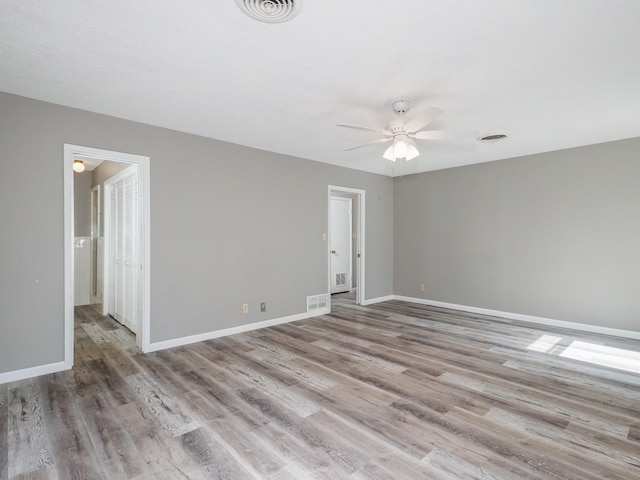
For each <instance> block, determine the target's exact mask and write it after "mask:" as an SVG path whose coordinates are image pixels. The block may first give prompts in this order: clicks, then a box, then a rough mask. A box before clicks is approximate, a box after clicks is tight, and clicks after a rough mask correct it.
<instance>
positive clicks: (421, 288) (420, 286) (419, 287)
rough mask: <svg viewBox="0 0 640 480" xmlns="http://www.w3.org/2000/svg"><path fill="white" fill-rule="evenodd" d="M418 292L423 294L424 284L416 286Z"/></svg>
mask: <svg viewBox="0 0 640 480" xmlns="http://www.w3.org/2000/svg"><path fill="white" fill-rule="evenodd" d="M418 290H420V291H421V292H424V283H421V284H420V285H418Z"/></svg>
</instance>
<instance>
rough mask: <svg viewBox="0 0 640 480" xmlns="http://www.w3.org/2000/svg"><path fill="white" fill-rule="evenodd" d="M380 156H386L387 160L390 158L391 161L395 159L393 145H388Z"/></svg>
mask: <svg viewBox="0 0 640 480" xmlns="http://www.w3.org/2000/svg"><path fill="white" fill-rule="evenodd" d="M382 158H386V159H387V160H391V161H392V162H395V161H396V156H395V155H394V153H393V145H389V148H387V149H386V150H385V151H384V155H382Z"/></svg>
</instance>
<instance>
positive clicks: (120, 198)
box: [108, 172, 140, 333]
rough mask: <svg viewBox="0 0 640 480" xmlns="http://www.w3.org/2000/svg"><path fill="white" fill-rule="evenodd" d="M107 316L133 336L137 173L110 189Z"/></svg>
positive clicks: (137, 265)
mask: <svg viewBox="0 0 640 480" xmlns="http://www.w3.org/2000/svg"><path fill="white" fill-rule="evenodd" d="M110 199H111V208H110V212H111V222H110V228H111V232H110V235H109V237H110V258H111V261H110V271H109V288H110V291H111V292H112V293H111V294H110V295H109V297H110V298H109V304H108V310H109V313H110V314H111V315H112V316H113V317H114V318H115V319H116V320H118V321H119V322H120V323H122V324H123V325H125V326H126V327H127V328H129V329H130V330H131V331H133V332H134V333H136V331H137V325H138V318H139V315H140V313H139V312H140V292H139V290H140V285H139V278H140V253H139V245H140V222H139V220H140V218H139V181H138V174H137V172H135V173H133V174H131V175H128V176H127V177H125V178H123V179H121V180H120V181H118V182H116V183H114V184H113V185H112V187H111V195H110Z"/></svg>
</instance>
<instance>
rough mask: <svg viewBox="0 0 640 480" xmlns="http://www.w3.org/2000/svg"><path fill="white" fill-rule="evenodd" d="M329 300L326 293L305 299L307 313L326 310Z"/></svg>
mask: <svg viewBox="0 0 640 480" xmlns="http://www.w3.org/2000/svg"><path fill="white" fill-rule="evenodd" d="M328 303H329V298H328V295H327V294H326V293H323V294H320V295H311V296H309V297H307V312H312V311H313V310H319V309H324V308H327V307H328V306H329V305H328Z"/></svg>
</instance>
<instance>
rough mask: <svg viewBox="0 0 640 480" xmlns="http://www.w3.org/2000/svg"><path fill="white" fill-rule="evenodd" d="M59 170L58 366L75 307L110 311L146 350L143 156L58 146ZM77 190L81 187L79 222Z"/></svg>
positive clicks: (68, 343)
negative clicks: (61, 329)
mask: <svg viewBox="0 0 640 480" xmlns="http://www.w3.org/2000/svg"><path fill="white" fill-rule="evenodd" d="M79 160H80V161H82V162H83V165H84V166H85V169H86V170H87V171H85V172H83V173H80V174H78V173H75V172H74V171H73V169H72V165H73V164H74V161H75V162H76V163H77V162H78V161H79ZM64 173H65V177H64V178H65V185H64V193H65V366H66V367H67V368H71V367H72V366H73V348H74V309H75V308H76V307H77V308H78V309H80V310H81V311H83V312H88V311H89V309H90V310H91V311H96V312H97V313H98V314H99V315H107V314H111V315H113V316H114V318H116V320H117V321H118V322H120V323H121V324H123V325H125V326H126V327H127V328H129V330H131V331H132V332H133V333H134V334H135V343H136V344H137V347H138V348H139V349H140V350H141V351H143V352H144V351H148V349H149V343H150V339H149V331H150V325H149V258H150V256H149V244H150V241H149V240H150V238H149V216H150V209H149V157H143V156H139V155H131V154H126V153H120V152H112V151H107V150H100V149H94V148H90V147H81V146H76V145H65V148H64ZM79 175H81V176H83V178H82V179H80V177H79ZM78 188H82V189H86V192H85V193H86V196H84V197H83V198H84V200H85V202H86V204H87V206H86V211H87V213H86V215H85V216H84V220H83V215H81V214H80V212H76V208H80V209H85V207H84V206H83V203H78V201H77V199H78V196H79V195H78V194H79V193H80V192H77V191H76V189H78ZM78 222H80V223H82V224H86V226H83V225H77V223H78ZM79 233H84V234H87V237H83V236H80V235H79ZM80 243H82V244H83V245H82V247H84V248H86V254H85V255H84V256H82V255H79V251H80V250H81V248H80V245H79V244H80ZM85 243H86V245H84V244H85ZM85 257H86V258H85ZM85 261H86V263H87V265H86V266H85V265H84V264H83V263H84V262H85ZM125 321H126V322H128V324H127V323H125Z"/></svg>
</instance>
